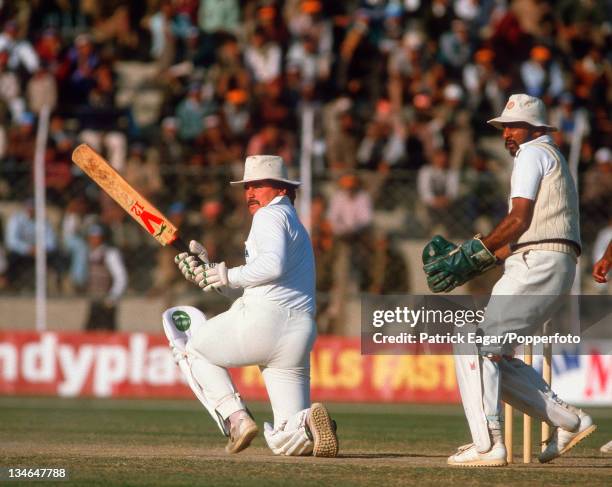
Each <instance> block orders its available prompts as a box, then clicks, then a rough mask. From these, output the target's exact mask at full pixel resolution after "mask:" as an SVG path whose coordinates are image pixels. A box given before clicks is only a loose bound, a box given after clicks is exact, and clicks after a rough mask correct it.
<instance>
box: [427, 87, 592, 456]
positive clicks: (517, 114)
mask: <svg viewBox="0 0 612 487" xmlns="http://www.w3.org/2000/svg"><path fill="white" fill-rule="evenodd" d="M488 123H490V124H491V125H493V126H494V127H496V128H498V129H501V130H502V131H503V132H502V133H503V138H504V141H505V146H506V149H507V150H508V151H509V152H510V154H511V155H512V156H513V157H514V166H513V170H512V178H511V184H510V210H509V213H508V215H506V217H505V218H504V219H503V220H502V221H501V222H500V223H499V224H498V225H497V226H496V227H495V228H494V230H493V231H492V232H491V233H490V234H489V235H487V236H485V237H481V236H479V235H477V236H476V237H474V238H473V239H471V240H468V241H467V242H464V243H462V244H461V245H455V244H454V243H451V242H449V241H447V240H446V239H444V238H443V237H441V236H435V237H434V238H433V239H432V240H431V241H430V242H429V243H428V244H427V246H426V247H425V249H424V250H423V264H424V270H425V273H426V274H427V283H428V285H429V288H430V289H431V290H432V291H433V292H436V293H439V292H449V291H451V290H452V289H454V288H455V287H457V286H460V285H462V284H464V283H465V282H467V281H469V280H470V279H473V278H474V277H476V276H478V275H480V274H482V273H484V272H486V271H487V270H489V269H491V268H492V267H494V266H495V265H496V264H498V263H502V262H503V264H504V273H503V275H502V277H501V278H500V280H499V281H498V282H497V283H496V284H495V286H494V288H493V291H492V297H491V299H490V300H489V303H488V305H487V309H486V312H485V317H484V320H483V321H482V323H481V324H480V325H479V328H480V332H482V333H483V334H484V335H485V336H487V335H489V336H492V337H495V336H502V335H505V334H506V333H509V332H514V333H517V334H519V335H531V334H535V333H536V332H537V331H538V330H539V329H540V328H541V327H542V325H543V324H544V323H545V322H546V321H548V320H549V319H550V318H551V316H552V314H553V313H554V311H555V310H556V309H557V308H558V307H559V305H560V302H561V301H562V300H563V299H564V298H565V296H566V295H567V294H569V292H570V289H571V287H572V283H573V282H574V275H575V273H576V263H577V259H578V256H579V255H580V250H581V247H580V229H579V214H578V197H577V193H576V188H575V185H574V181H573V179H572V176H571V174H570V171H569V167H568V164H567V161H566V160H565V158H564V157H563V155H562V154H561V152H560V151H559V149H558V148H557V147H556V146H555V145H554V143H553V140H552V138H551V137H550V135H548V132H550V131H553V130H556V128H555V127H552V126H550V125H548V124H547V121H546V110H545V107H544V104H543V103H542V101H541V100H540V99H538V98H535V97H532V96H528V95H523V94H518V95H512V96H511V97H510V99H509V100H508V103H507V104H506V107H505V108H504V110H503V113H502V114H501V116H500V117H497V118H494V119H492V120H489V122H488ZM510 296H511V297H510ZM518 296H522V297H521V298H518ZM455 368H456V372H457V381H458V383H459V389H460V392H461V400H462V402H463V405H464V409H465V411H466V416H467V420H468V423H469V426H470V431H471V433H472V439H473V443H472V444H470V445H466V446H464V447H461V448H459V451H458V452H457V453H455V454H454V455H452V456H451V457H450V458H449V459H448V463H449V464H451V465H458V466H503V465H506V448H505V446H504V442H503V437H502V420H503V418H502V409H501V403H500V399H502V398H503V400H504V401H506V402H507V403H509V404H511V405H512V406H513V407H515V408H517V409H519V410H521V411H523V412H524V413H526V414H529V415H530V416H532V417H535V418H538V419H539V420H541V421H545V422H547V423H548V424H550V425H551V427H552V428H553V430H552V431H553V434H552V436H551V438H550V439H549V441H548V445H547V447H546V449H545V451H543V452H542V454H541V455H540V456H539V460H540V462H549V461H551V460H553V459H554V458H556V457H558V456H560V455H562V454H564V453H566V452H567V451H568V450H570V449H571V448H572V447H574V446H575V445H576V444H577V443H578V442H579V441H581V440H582V439H584V438H586V437H587V436H588V435H589V434H591V433H592V432H593V431H594V430H595V425H594V424H593V421H592V419H591V417H590V416H589V415H587V414H585V413H584V412H583V411H581V410H579V409H577V408H575V407H573V406H571V405H569V404H567V403H565V402H563V401H562V400H561V399H559V398H558V397H557V396H556V394H555V393H554V392H553V391H552V390H551V389H550V387H548V385H547V384H546V383H545V382H544V380H543V379H542V377H540V375H538V373H537V372H536V371H535V370H534V369H533V368H532V367H531V366H528V365H526V364H525V363H524V362H523V361H522V360H519V359H517V358H514V357H513V350H512V347H508V346H503V345H501V344H490V345H486V346H482V347H480V348H479V349H477V348H476V346H475V345H474V346H473V349H472V351H471V353H468V354H465V353H462V354H456V355H455Z"/></svg>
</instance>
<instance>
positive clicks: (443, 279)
mask: <svg viewBox="0 0 612 487" xmlns="http://www.w3.org/2000/svg"><path fill="white" fill-rule="evenodd" d="M434 239H436V237H434ZM434 239H432V241H431V242H429V243H428V244H427V245H426V246H425V249H424V250H423V264H424V266H423V270H424V271H425V274H426V275H427V285H428V286H429V289H431V291H433V292H434V293H440V292H449V291H452V290H453V289H454V288H456V287H457V286H461V285H462V284H465V283H466V282H467V281H469V280H470V279H473V278H474V277H476V276H479V275H480V274H483V273H485V272H486V271H488V270H489V269H491V268H492V267H494V266H495V264H496V262H497V258H496V257H495V255H494V254H493V253H492V252H490V251H489V249H487V248H486V247H485V245H484V244H483V243H482V240H480V235H476V236H475V237H474V238H472V239H470V240H468V241H466V242H464V243H462V244H461V245H460V246H458V247H457V246H455V248H452V249H451V250H450V251H449V252H448V253H446V254H445V255H443V256H441V257H438V258H435V257H434V256H432V255H431V254H432V251H431V249H432V248H434V249H441V248H447V249H449V248H451V246H452V245H453V244H451V243H450V242H448V241H447V240H445V239H444V238H442V237H439V238H438V240H437V241H436V242H435V243H434ZM442 241H444V242H446V244H444V243H443V242H442ZM426 253H427V256H426ZM426 257H427V258H426Z"/></svg>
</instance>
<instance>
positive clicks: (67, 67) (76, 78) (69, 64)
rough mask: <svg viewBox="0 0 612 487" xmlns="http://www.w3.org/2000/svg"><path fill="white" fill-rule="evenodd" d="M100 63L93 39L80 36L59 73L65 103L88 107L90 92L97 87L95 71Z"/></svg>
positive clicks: (84, 35)
mask: <svg viewBox="0 0 612 487" xmlns="http://www.w3.org/2000/svg"><path fill="white" fill-rule="evenodd" d="M99 63H100V57H99V56H98V54H97V52H96V50H95V48H94V45H93V42H92V40H91V37H90V36H89V35H87V34H79V35H78V36H77V37H76V39H75V40H74V45H73V46H72V47H71V48H70V49H69V50H68V53H67V54H66V56H65V58H64V62H63V64H62V66H61V67H60V69H59V71H58V77H59V79H60V81H61V82H62V84H63V89H62V90H61V93H62V94H63V95H64V99H63V101H65V102H66V103H71V104H73V105H77V106H78V105H87V101H88V97H89V93H90V91H91V90H92V89H93V88H94V87H95V86H96V78H95V69H96V68H97V66H98V64H99Z"/></svg>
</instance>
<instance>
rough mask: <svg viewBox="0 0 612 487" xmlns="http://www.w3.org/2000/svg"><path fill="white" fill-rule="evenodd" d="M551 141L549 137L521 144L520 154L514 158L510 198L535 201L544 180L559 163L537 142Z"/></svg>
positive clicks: (545, 136)
mask: <svg viewBox="0 0 612 487" xmlns="http://www.w3.org/2000/svg"><path fill="white" fill-rule="evenodd" d="M545 138H546V139H549V138H550V137H549V136H548V135H544V136H542V137H538V138H537V139H535V140H533V141H530V142H526V143H525V144H521V146H520V149H519V152H518V153H517V155H516V157H515V158H514V168H513V170H512V180H511V183H510V185H511V188H510V198H526V199H529V200H532V201H535V199H536V196H537V194H538V189H539V188H540V183H541V181H542V178H543V177H544V176H546V175H547V174H548V173H550V171H552V170H553V169H554V167H555V164H557V161H556V160H555V159H554V158H553V157H552V156H551V155H550V153H549V152H548V151H547V150H546V149H543V148H541V147H539V146H538V145H534V143H536V142H538V141H539V142H543V140H542V139H545Z"/></svg>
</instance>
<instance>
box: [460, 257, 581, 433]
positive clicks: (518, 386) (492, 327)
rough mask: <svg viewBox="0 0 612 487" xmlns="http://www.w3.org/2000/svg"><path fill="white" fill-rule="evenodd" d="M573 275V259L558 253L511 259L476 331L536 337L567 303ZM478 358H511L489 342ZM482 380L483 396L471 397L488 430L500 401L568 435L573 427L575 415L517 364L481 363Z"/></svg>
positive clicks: (508, 347) (502, 347)
mask: <svg viewBox="0 0 612 487" xmlns="http://www.w3.org/2000/svg"><path fill="white" fill-rule="evenodd" d="M575 273H576V259H575V257H574V256H572V255H569V254H565V253H562V252H554V251H545V250H537V251H528V252H523V253H519V254H514V255H512V256H510V257H509V258H508V259H506V261H505V266H504V274H503V276H502V277H501V278H500V280H499V281H498V282H497V283H496V284H495V286H494V287H493V290H492V292H491V294H492V296H491V299H490V300H489V303H488V304H487V309H486V312H485V316H484V320H483V321H482V323H481V324H480V325H479V326H478V327H479V329H480V330H481V332H482V333H483V334H484V335H485V336H493V337H503V336H504V335H505V334H506V333H510V332H512V333H517V334H518V335H523V336H524V335H529V334H535V333H537V332H538V331H539V330H540V329H541V326H542V325H543V324H544V323H545V322H546V321H547V320H549V319H551V318H552V317H553V315H554V313H555V312H556V311H557V310H558V308H559V306H560V304H561V303H562V301H563V300H564V299H567V295H568V293H569V292H570V290H571V287H572V283H573V281H574V276H575ZM480 354H481V355H483V356H486V355H487V354H491V355H497V356H501V355H512V354H513V347H512V346H511V345H508V344H506V345H502V344H500V343H499V342H492V343H490V344H488V345H483V346H481V347H480ZM500 368H501V369H502V370H501V371H500ZM500 372H501V373H500ZM481 376H482V390H481V385H480V384H476V385H475V386H473V387H472V394H476V395H481V394H482V402H483V407H484V413H485V416H486V418H487V420H488V422H489V425H492V426H493V427H497V425H498V424H499V422H500V419H501V406H500V398H501V396H502V395H503V396H504V398H505V400H506V401H507V402H510V403H511V404H513V405H515V407H517V408H519V409H521V410H522V411H524V412H526V413H528V414H531V415H532V416H535V417H538V418H540V419H542V420H543V421H547V422H548V423H549V424H552V425H554V426H561V427H563V428H566V429H570V430H571V429H572V428H574V427H575V426H576V421H577V420H578V418H577V416H576V414H575V413H574V412H572V411H570V410H568V408H567V407H566V405H565V403H563V402H562V401H560V400H559V399H558V398H557V397H556V395H555V394H554V393H553V392H552V391H551V390H550V387H548V385H547V384H546V383H545V382H544V381H543V380H542V379H541V377H540V378H539V379H538V375H537V373H536V372H535V371H534V370H533V368H532V367H531V366H528V365H526V364H524V363H523V362H522V361H521V360H519V359H512V360H506V359H503V360H502V361H500V362H497V361H491V360H489V359H488V358H483V359H482V375H481ZM463 402H464V404H465V402H466V399H463ZM475 441H477V440H476V439H475Z"/></svg>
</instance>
